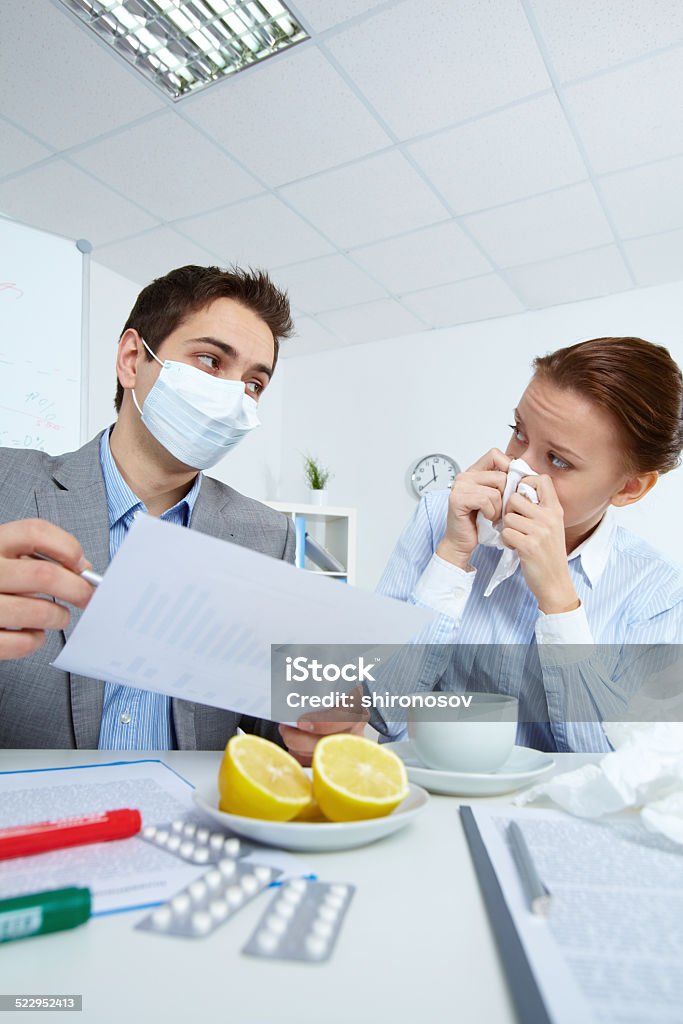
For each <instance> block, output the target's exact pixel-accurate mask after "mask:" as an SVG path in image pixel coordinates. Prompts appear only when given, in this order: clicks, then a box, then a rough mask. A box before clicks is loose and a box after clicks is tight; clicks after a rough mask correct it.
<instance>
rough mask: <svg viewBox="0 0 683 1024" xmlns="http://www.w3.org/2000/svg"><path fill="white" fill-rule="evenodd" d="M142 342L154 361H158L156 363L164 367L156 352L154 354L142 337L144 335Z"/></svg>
mask: <svg viewBox="0 0 683 1024" xmlns="http://www.w3.org/2000/svg"><path fill="white" fill-rule="evenodd" d="M140 341H141V342H142V344H143V345H144V346H145V348H146V349H147V351H148V352H149V354H150V355H151V357H152V359H156V361H157V362H158V364H159V366H163V365H164V364H163V363H162V361H161V359H159V357H158V356H157V355H156V354H155V353H154V352H152V350H151V348H150V347H149V345H148V344H147V342H146V341H145V339H144V338H143V337H142V335H140Z"/></svg>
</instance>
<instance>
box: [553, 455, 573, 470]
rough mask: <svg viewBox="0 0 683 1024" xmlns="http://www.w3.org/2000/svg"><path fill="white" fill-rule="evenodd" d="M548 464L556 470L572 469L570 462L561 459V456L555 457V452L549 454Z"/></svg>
mask: <svg viewBox="0 0 683 1024" xmlns="http://www.w3.org/2000/svg"><path fill="white" fill-rule="evenodd" d="M548 462H549V463H550V465H551V466H554V467H555V469H571V466H570V465H569V463H568V462H565V461H564V459H561V458H560V456H559V455H554V454H553V452H548Z"/></svg>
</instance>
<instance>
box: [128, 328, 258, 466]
mask: <svg viewBox="0 0 683 1024" xmlns="http://www.w3.org/2000/svg"><path fill="white" fill-rule="evenodd" d="M141 341H142V344H143V345H144V346H145V348H146V349H147V351H148V352H149V354H150V355H151V356H152V357H153V358H154V359H156V361H157V362H158V363H159V364H160V365H161V373H160V374H159V376H158V377H157V379H156V381H155V382H154V385H153V387H152V388H151V389H150V392H149V394H148V395H147V398H146V399H145V400H144V402H143V404H142V409H141V408H140V406H139V405H138V400H137V398H136V397H135V391H134V390H133V392H132V394H133V401H134V402H135V408H136V409H137V410H138V412H139V413H140V416H141V417H142V422H143V423H144V424H145V426H146V427H147V429H148V430H149V432H150V434H152V435H153V437H155V438H156V439H157V441H158V442H159V444H162V445H163V446H164V448H166V450H167V451H169V452H170V453H171V455H174V456H175V457H176V459H179V460H180V462H184V463H185V465H186V466H191V467H192V468H193V469H209V468H210V467H211V466H215V465H216V463H217V462H218V461H219V460H220V459H222V458H223V456H224V455H226V454H227V453H228V452H229V451H230V449H231V448H233V447H234V445H236V444H237V443H238V442H239V441H241V440H242V438H243V437H245V435H246V434H248V433H249V431H250V430H253V429H254V427H258V426H259V425H260V422H261V421H260V420H259V418H258V415H257V411H256V410H257V404H256V402H255V401H254V399H253V398H252V397H251V396H250V395H248V394H247V393H246V390H245V387H244V382H243V381H241V380H223V379H222V378H218V377H212V376H210V374H208V373H205V372H204V371H203V370H198V369H196V367H194V366H188V364H187V363H176V362H174V361H172V360H170V359H166V360H165V361H164V362H163V363H162V362H161V359H158V358H157V356H156V355H154V352H152V350H151V348H150V347H149V345H148V344H147V342H146V341H145V339H144V338H141Z"/></svg>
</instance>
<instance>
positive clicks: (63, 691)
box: [0, 434, 294, 750]
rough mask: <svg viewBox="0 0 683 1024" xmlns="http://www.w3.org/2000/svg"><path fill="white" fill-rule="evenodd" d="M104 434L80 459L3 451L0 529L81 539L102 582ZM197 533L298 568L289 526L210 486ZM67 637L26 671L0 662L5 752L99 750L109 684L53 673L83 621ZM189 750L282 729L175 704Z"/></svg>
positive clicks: (74, 613)
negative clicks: (33, 528)
mask: <svg viewBox="0 0 683 1024" xmlns="http://www.w3.org/2000/svg"><path fill="white" fill-rule="evenodd" d="M101 436H102V435H101V434H100V435H99V436H98V437H96V438H94V439H93V440H92V441H90V442H88V444H86V445H84V447H83V448H80V449H79V450H78V451H76V452H70V453H69V454H67V455H59V456H57V457H52V456H50V455H46V454H45V453H44V452H37V451H28V450H21V449H12V448H0V523H7V522H11V521H12V520H15V519H31V518H34V517H38V518H40V519H47V520H49V521H50V522H51V523H55V524H56V525H57V526H61V527H62V528H63V529H64V530H67V531H68V532H69V533H71V534H73V535H74V536H75V537H77V538H78V540H79V541H80V542H81V545H82V547H83V550H84V552H85V555H86V558H88V559H89V560H90V561H91V562H92V564H93V567H94V569H95V570H96V571H97V572H100V573H101V572H103V571H104V569H105V568H106V567H107V565H108V563H109V516H108V513H107V497H106V493H105V489H104V479H103V476H102V469H101V466H100V453H99V445H100V437H101ZM191 528H192V529H193V530H200V531H201V532H202V533H208V534H211V536H213V537H219V538H221V539H222V540H227V541H231V542H232V543H233V544H240V545H241V546H242V547H246V548H253V549H254V550H255V551H261V552H263V553H264V554H267V555H272V556H273V557H274V558H283V559H286V560H287V561H290V562H292V561H294V530H293V528H292V524H291V522H290V521H289V519H287V518H286V516H283V515H282V514H281V513H280V512H275V511H273V510H272V509H270V508H268V507H267V506H265V505H262V504H260V502H258V501H253V500H252V499H251V498H245V497H244V496H243V495H242V494H239V493H238V492H237V491H234V490H233V489H232V488H231V487H227V486H226V485H225V484H222V483H219V482H218V481H217V480H213V479H212V478H211V477H205V478H204V480H203V482H202V486H201V490H200V492H199V497H198V499H197V503H196V505H195V507H194V512H193V515H192V525H191ZM80 614H81V613H80V610H79V609H72V610H71V622H70V624H69V626H68V628H67V629H66V630H65V632H63V633H62V632H51V633H48V639H47V641H46V643H45V645H44V646H43V647H42V648H41V649H40V650H39V651H36V653H35V654H33V655H31V656H30V657H28V658H23V659H21V660H18V661H0V747H52V748H57V749H64V748H67V747H92V748H96V747H97V742H98V738H99V732H100V720H101V717H102V701H103V696H104V683H102V682H100V681H98V680H94V679H87V678H84V677H82V676H77V675H69V674H67V673H66V672H60V671H58V670H57V669H54V668H52V667H51V665H50V662H52V661H54V659H55V658H56V657H57V655H58V654H59V652H60V650H61V649H62V647H63V646H64V644H65V642H66V638H67V637H68V636H69V634H70V633H71V631H72V630H73V628H74V626H75V625H76V623H77V622H78V619H79V616H80ZM172 709H173V724H174V727H175V733H176V740H177V743H178V747H179V748H180V749H181V750H222V749H223V747H224V746H225V744H226V742H227V741H228V739H229V738H230V736H232V735H233V734H234V732H235V730H236V728H237V726H238V725H239V726H241V728H243V729H245V731H247V732H258V733H260V734H261V735H265V736H268V737H269V738H270V739H275V740H277V739H278V735H277V732H276V729H275V727H274V726H273V723H271V722H261V721H258V720H256V719H247V718H245V717H244V716H242V717H241V716H239V715H237V714H235V713H234V712H232V711H222V710H219V709H217V708H211V707H206V706H205V705H203V704H192V703H190V702H189V701H184V700H176V699H175V698H174V699H173V700H172Z"/></svg>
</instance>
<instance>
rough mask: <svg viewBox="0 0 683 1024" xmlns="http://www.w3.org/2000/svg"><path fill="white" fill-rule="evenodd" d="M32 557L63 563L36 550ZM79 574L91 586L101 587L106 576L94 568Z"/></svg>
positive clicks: (56, 563) (58, 563)
mask: <svg viewBox="0 0 683 1024" xmlns="http://www.w3.org/2000/svg"><path fill="white" fill-rule="evenodd" d="M31 558H40V559H41V560H42V561H43V562H53V563H54V564H55V565H61V564H62V563H61V562H58V561H57V559H56V558H50V556H49V555H43V554H41V553H40V552H39V551H34V552H33V554H32V555H31ZM78 575H79V576H82V577H83V579H84V580H85V581H86V583H89V584H90V586H91V587H99V585H100V583H101V582H102V580H103V578H104V577H102V576H100V574H99V573H98V572H95V571H94V570H93V569H83V570H82V571H81V572H79V573H78Z"/></svg>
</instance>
